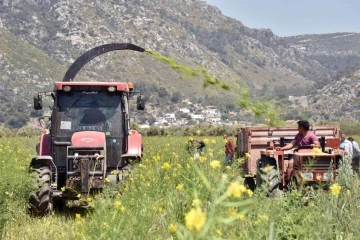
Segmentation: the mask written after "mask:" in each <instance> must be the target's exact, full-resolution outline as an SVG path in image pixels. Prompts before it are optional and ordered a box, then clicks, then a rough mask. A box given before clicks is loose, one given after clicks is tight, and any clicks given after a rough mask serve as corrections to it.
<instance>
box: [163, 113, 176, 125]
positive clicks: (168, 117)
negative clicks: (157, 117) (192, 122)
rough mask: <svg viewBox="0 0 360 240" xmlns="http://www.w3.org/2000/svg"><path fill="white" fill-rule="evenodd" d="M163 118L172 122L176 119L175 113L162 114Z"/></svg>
mask: <svg viewBox="0 0 360 240" xmlns="http://www.w3.org/2000/svg"><path fill="white" fill-rule="evenodd" d="M164 119H165V120H166V121H168V122H170V123H173V122H175V121H176V117H175V113H166V114H164Z"/></svg>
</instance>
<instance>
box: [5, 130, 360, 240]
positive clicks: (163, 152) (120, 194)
mask: <svg viewBox="0 0 360 240" xmlns="http://www.w3.org/2000/svg"><path fill="white" fill-rule="evenodd" d="M194 138H198V139H202V140H204V141H205V143H206V147H205V150H204V152H203V154H202V155H201V156H200V157H199V158H197V159H194V158H193V156H192V155H191V154H189V153H188V152H187V151H186V149H185V141H186V140H187V138H185V137H146V138H144V151H145V156H144V159H143V161H142V162H141V163H140V164H137V165H136V166H135V168H134V169H133V171H132V172H130V173H125V176H126V181H124V182H122V183H121V184H119V186H118V188H119V189H118V191H117V193H116V194H114V193H113V192H112V191H110V189H106V190H105V191H104V192H103V194H101V195H97V196H95V197H93V199H92V201H91V202H90V205H91V206H92V209H93V210H92V211H91V212H88V211H84V210H83V209H80V208H69V209H67V211H66V212H61V213H56V214H55V215H50V216H47V217H45V218H31V217H29V216H28V215H27V213H26V204H25V203H26V200H27V196H28V192H29V189H30V187H29V184H31V183H30V182H31V179H30V178H29V176H28V175H27V171H26V170H24V168H25V169H26V168H27V166H28V161H29V160H30V159H31V157H32V156H33V155H34V154H35V153H34V150H33V149H34V145H35V142H36V139H23V138H13V139H10V140H9V139H4V140H1V142H0V148H1V151H0V153H1V156H2V157H1V160H0V173H1V174H0V184H1V185H0V211H1V214H0V220H1V224H2V225H1V228H0V229H1V232H2V237H3V239H49V238H51V239H357V238H358V236H359V234H360V228H358V222H359V220H360V217H359V214H358V210H359V208H360V203H358V199H359V197H360V191H359V190H358V189H359V185H360V184H359V181H358V179H356V178H353V179H354V180H353V182H351V183H350V185H349V186H344V185H343V186H341V185H334V186H335V187H333V188H332V190H331V191H322V190H318V191H316V192H315V197H314V198H308V197H307V195H306V194H303V192H302V191H292V192H289V193H286V194H285V195H284V197H281V198H274V199H269V198H266V197H265V194H264V193H263V192H262V191H261V190H256V191H255V192H254V193H252V192H251V191H249V190H246V189H245V188H244V186H243V185H242V182H241V181H242V179H241V178H240V172H239V169H238V162H237V161H235V163H234V164H233V165H232V166H231V167H229V168H223V167H222V166H221V162H222V160H223V155H224V154H223V145H224V142H223V139H221V138H220V137H211V138H210V137H203V136H201V137H200V136H196V137H194ZM343 172H344V174H345V172H346V171H343ZM346 174H348V173H346ZM350 174H351V173H350Z"/></svg>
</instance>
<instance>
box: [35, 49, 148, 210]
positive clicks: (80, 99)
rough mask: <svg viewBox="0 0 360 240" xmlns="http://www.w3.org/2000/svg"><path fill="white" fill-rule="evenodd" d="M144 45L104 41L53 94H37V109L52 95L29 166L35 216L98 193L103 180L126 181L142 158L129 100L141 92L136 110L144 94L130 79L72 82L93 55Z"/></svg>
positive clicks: (77, 63) (74, 67) (72, 69)
mask: <svg viewBox="0 0 360 240" xmlns="http://www.w3.org/2000/svg"><path fill="white" fill-rule="evenodd" d="M126 49H128V50H134V51H138V52H144V51H145V49H143V48H141V47H138V46H135V45H133V44H129V43H113V44H105V45H102V46H98V47H96V48H93V49H91V50H89V51H87V52H86V53H84V54H83V55H81V56H80V57H79V58H78V59H77V60H75V61H74V63H73V64H72V65H71V66H70V68H69V69H68V71H67V72H66V74H65V76H64V78H63V81H62V82H55V84H54V89H53V91H51V92H42V93H39V94H37V96H35V97H34V108H35V110H40V109H42V108H43V107H42V96H43V95H46V96H51V97H52V99H53V107H52V113H51V125H50V127H49V130H47V131H44V133H43V134H42V135H41V137H40V143H39V144H38V146H37V156H36V157H35V158H33V159H32V161H31V164H30V168H31V172H33V173H34V174H35V178H36V179H35V180H36V189H35V190H34V192H33V193H32V194H31V195H30V199H29V210H30V212H31V213H32V214H34V215H44V214H46V213H48V212H51V211H52V209H53V206H54V205H59V206H61V205H63V204H64V203H66V201H67V200H77V199H80V198H81V197H82V196H87V195H89V194H93V193H96V192H100V191H101V190H102V188H104V186H105V184H106V183H108V184H112V185H114V184H116V183H117V182H119V181H121V180H122V172H123V171H122V170H124V169H126V168H129V167H130V163H131V162H132V160H140V159H141V157H142V137H141V135H140V134H139V133H138V132H137V131H135V130H131V129H130V113H129V100H130V98H131V97H132V96H134V95H135V94H136V95H137V109H138V110H144V108H145V106H144V102H143V101H142V99H141V94H140V93H139V92H135V91H134V90H133V84H132V83H129V82H73V79H74V78H75V76H76V74H77V73H78V72H79V71H80V69H81V68H82V67H83V66H84V65H85V64H86V63H87V62H88V61H90V60H91V59H93V58H94V57H96V56H99V55H101V54H103V53H106V52H109V51H114V50H126Z"/></svg>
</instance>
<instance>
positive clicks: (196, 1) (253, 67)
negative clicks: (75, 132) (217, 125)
mask: <svg viewBox="0 0 360 240" xmlns="http://www.w3.org/2000/svg"><path fill="white" fill-rule="evenodd" d="M335 39H336V38H335ZM341 39H342V40H345V39H346V40H347V39H348V38H338V41H340V40H341ZM356 39H357V38H351V39H350V40H351V41H354V42H355V40H356ZM0 40H1V42H2V44H1V45H0V48H1V52H0V54H1V55H0V73H1V78H0V86H2V89H0V90H2V92H4V94H1V98H0V109H4V110H7V111H8V112H6V114H4V115H3V116H2V118H0V123H1V122H6V123H7V124H8V125H11V126H13V127H19V124H16V121H15V123H14V121H13V120H16V119H19V116H20V115H21V113H22V118H23V121H22V124H24V122H26V118H28V117H29V116H30V115H31V116H34V115H36V114H37V113H34V112H32V111H31V108H30V107H29V106H28V105H29V104H30V103H31V96H32V95H33V94H34V92H36V91H42V90H44V89H49V88H50V87H51V83H52V82H54V81H59V80H61V79H62V76H63V74H64V73H65V71H66V69H67V67H68V66H70V64H71V63H72V62H73V61H74V60H75V59H76V58H77V57H78V56H80V55H81V54H82V53H84V52H85V51H87V50H89V49H91V48H93V47H95V46H98V45H101V44H105V43H111V42H131V43H134V44H136V45H139V46H141V47H144V48H148V49H152V50H155V51H158V52H160V53H162V54H163V55H165V56H168V57H171V58H174V59H176V60H178V62H179V63H181V64H184V65H187V66H191V67H196V66H199V65H203V66H204V67H205V68H206V69H208V70H209V72H210V73H211V74H213V75H214V76H215V77H218V78H220V79H221V80H223V81H224V82H226V83H227V84H229V85H230V86H231V87H232V91H230V92H224V91H221V90H218V89H215V88H208V89H203V88H202V79H201V78H200V77H197V78H194V79H184V76H183V75H182V74H181V73H179V72H176V71H174V70H172V69H171V68H170V67H169V66H166V65H164V64H163V63H161V62H159V61H156V60H155V59H154V58H153V57H152V56H151V55H148V54H141V53H134V52H124V51H122V52H120V53H119V52H112V53H108V54H104V56H101V57H99V58H96V59H94V60H92V61H91V62H90V63H89V64H88V65H86V66H85V68H84V69H83V70H82V71H81V73H80V75H79V76H78V77H77V78H78V79H76V80H85V79H86V80H91V81H108V80H120V81H132V82H134V83H135V88H138V90H142V91H143V92H144V95H145V96H147V99H146V100H147V101H148V102H149V106H150V108H151V107H158V108H163V109H164V110H166V109H168V110H169V111H170V110H171V105H169V104H168V103H169V101H170V99H171V97H173V96H174V95H176V96H179V95H180V96H181V97H189V98H192V99H191V100H192V101H194V102H204V103H206V104H212V105H219V107H220V108H221V107H222V108H224V107H225V106H226V104H229V103H235V102H236V100H237V98H238V96H239V92H240V90H241V89H244V88H247V89H249V90H250V92H251V96H252V97H253V98H254V99H273V98H278V97H280V98H281V97H283V98H286V97H287V96H288V95H308V94H309V93H310V92H311V90H312V89H314V87H315V86H317V85H318V82H319V81H321V83H322V84H327V83H329V82H330V80H329V79H331V76H332V75H333V74H334V72H333V70H329V69H331V67H330V66H329V64H326V61H320V60H319V59H317V57H318V56H323V55H324V53H323V51H318V52H316V51H313V52H314V53H313V54H310V53H309V52H307V51H304V50H303V49H302V47H299V45H300V44H302V43H301V41H303V40H305V38H304V39H303V38H302V37H301V36H298V37H294V38H281V37H278V36H276V35H274V34H273V33H272V31H271V30H269V29H251V28H248V27H246V26H244V25H243V24H242V23H241V22H239V21H237V20H234V19H232V18H229V17H226V16H224V15H222V13H221V12H220V11H219V10H218V9H217V8H216V7H213V6H210V5H208V4H206V3H205V2H204V1H201V0H152V1H150V0H133V1H126V0H111V1H98V0H96V1H89V0H71V1H70V0H1V1H0ZM309 42H312V41H309ZM313 42H318V41H317V40H316V41H315V40H314V41H313ZM323 42H326V41H325V40H323ZM319 44H320V43H319ZM354 44H355V43H354ZM320 45H321V44H320ZM340 45H341V44H340V43H339V46H340ZM355 45H356V44H355ZM311 46H314V48H316V46H317V48H318V46H319V45H315V44H314V45H311ZM305 49H307V48H305ZM309 49H312V47H309ZM309 51H310V50H309ZM344 51H345V50H344ZM315 53H316V54H315ZM320 53H321V54H320ZM319 54H320V55H319ZM334 54H335V56H341V55H342V52H341V54H339V53H338V52H337V53H334ZM353 55H354V56H355V55H356V54H350V55H345V57H344V59H350V60H349V61H352V60H351V57H350V58H348V56H353ZM341 59H342V58H341ZM356 59H357V58H355V60H356ZM344 61H345V60H344ZM355 65H356V64H355ZM324 79H325V80H324ZM174 103H176V101H174ZM14 112H16V113H18V116H13V115H14ZM15 115H16V114H15ZM11 119H12V120H11ZM10 120H11V121H10ZM20 125H21V124H20Z"/></svg>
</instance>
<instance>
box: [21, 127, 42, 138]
mask: <svg viewBox="0 0 360 240" xmlns="http://www.w3.org/2000/svg"><path fill="white" fill-rule="evenodd" d="M40 134H41V131H40V130H39V129H34V128H32V127H30V126H25V127H22V128H20V129H19V130H18V131H17V132H16V136H18V137H36V136H40Z"/></svg>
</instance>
